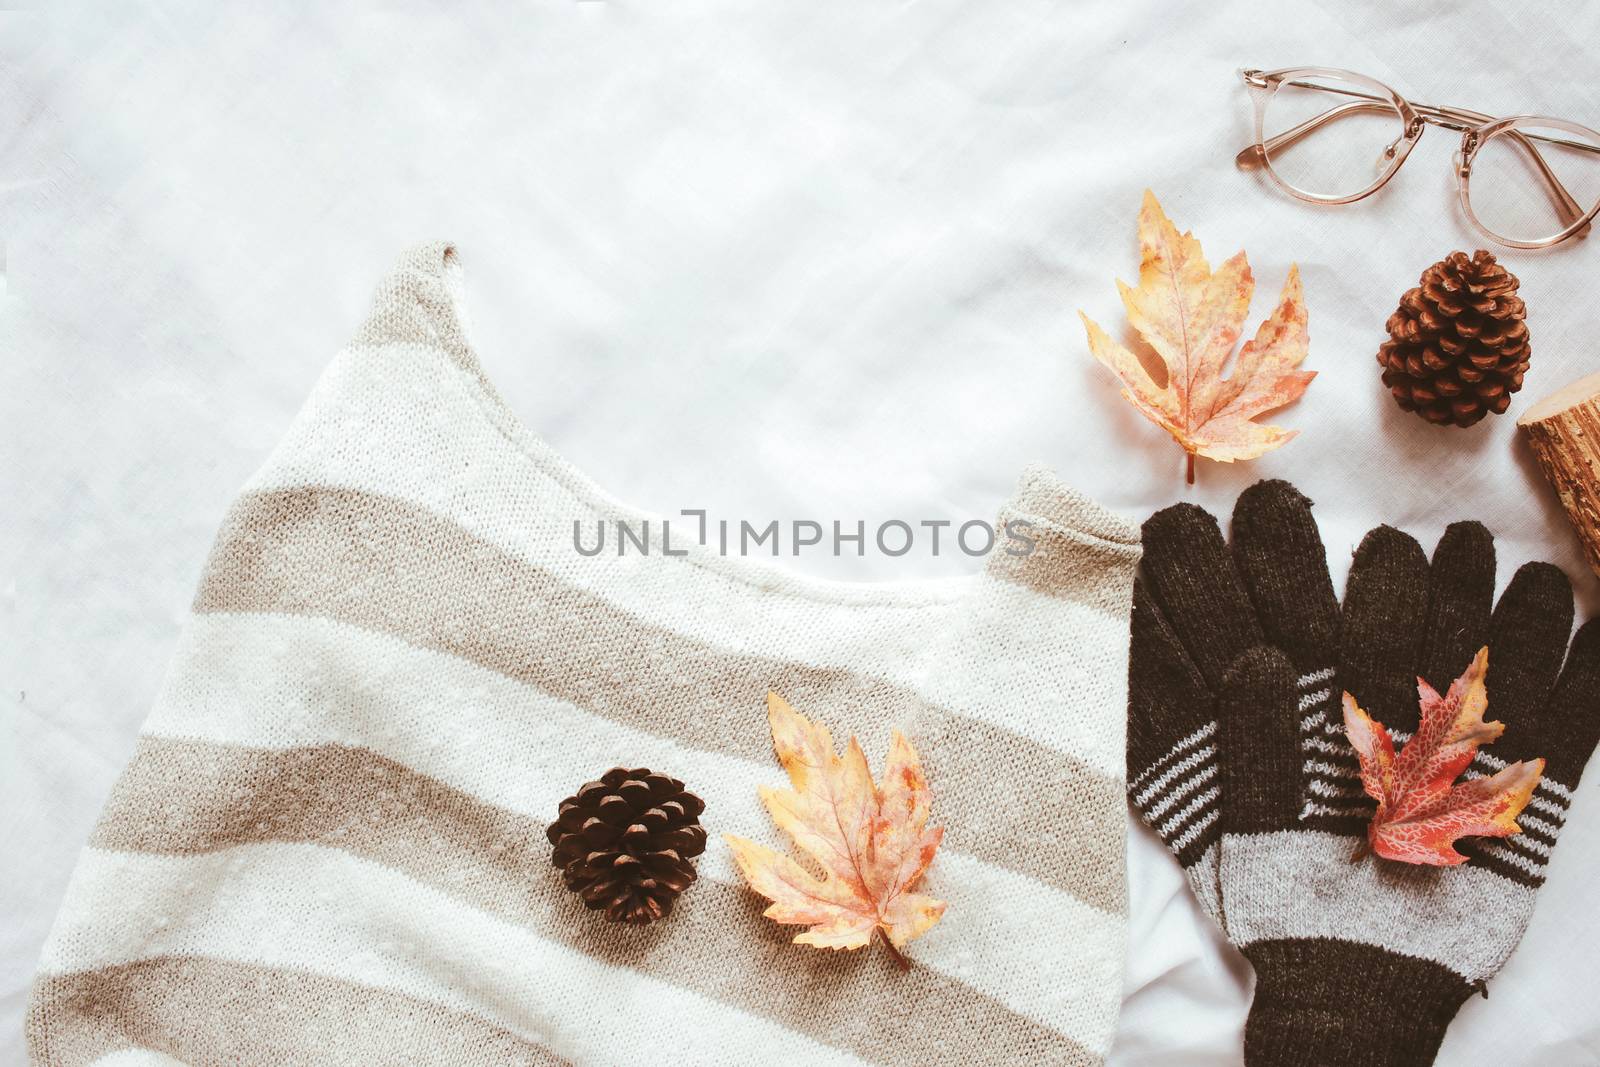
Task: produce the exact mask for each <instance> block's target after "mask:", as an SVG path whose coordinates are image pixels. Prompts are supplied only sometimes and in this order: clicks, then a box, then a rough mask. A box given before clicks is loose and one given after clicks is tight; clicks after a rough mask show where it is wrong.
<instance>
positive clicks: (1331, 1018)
mask: <svg viewBox="0 0 1600 1067" xmlns="http://www.w3.org/2000/svg"><path fill="white" fill-rule="evenodd" d="M1243 951H1244V954H1245V956H1246V957H1247V958H1248V959H1249V960H1250V962H1251V963H1252V964H1254V965H1255V970H1256V995H1255V1001H1254V1002H1253V1003H1252V1004H1251V1006H1250V1017H1249V1019H1248V1020H1247V1021H1246V1023H1245V1037H1244V1059H1245V1063H1246V1064H1247V1065H1248V1067H1313V1065H1314V1067H1426V1065H1427V1064H1430V1063H1432V1062H1433V1058H1434V1055H1435V1054H1436V1053H1437V1052H1438V1051H1439V1043H1440V1042H1441V1041H1442V1040H1444V1032H1445V1028H1446V1027H1447V1026H1449V1025H1450V1020H1451V1019H1453V1018H1455V1014H1456V1011H1457V1010H1459V1009H1460V1007H1461V1005H1462V1003H1463V1002H1464V1001H1465V1000H1466V999H1467V997H1469V996H1471V995H1472V993H1473V992H1475V991H1476V987H1474V986H1473V985H1471V984H1469V983H1468V982H1467V980H1466V979H1465V978H1462V977H1461V976H1460V975H1458V974H1456V973H1455V972H1454V971H1452V970H1450V969H1449V968H1447V967H1445V966H1443V965H1441V964H1438V963H1434V962H1432V961H1431V960H1423V959H1418V958H1417V957H1415V956H1403V955H1401V954H1399V953H1397V952H1390V951H1389V950H1387V949H1383V948H1378V947H1377V946H1375V945H1363V944H1358V943H1355V942H1351V941H1335V940H1332V939H1330V938H1303V939H1301V938H1296V939H1292V940H1280V941H1258V942H1255V943H1253V944H1250V945H1247V946H1245V948H1244V950H1243Z"/></svg>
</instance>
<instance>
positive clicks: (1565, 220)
mask: <svg viewBox="0 0 1600 1067" xmlns="http://www.w3.org/2000/svg"><path fill="white" fill-rule="evenodd" d="M1240 75H1241V76H1242V77H1243V78H1244V83H1245V85H1246V86H1248V87H1249V90H1250V95H1251V98H1252V100H1253V101H1254V102H1255V107H1256V142H1255V144H1253V145H1251V146H1250V147H1248V148H1246V149H1245V150H1244V151H1242V152H1240V153H1239V155H1238V158H1237V159H1236V160H1235V162H1236V163H1237V164H1238V165H1239V167H1240V168H1241V169H1245V170H1254V169H1257V168H1264V169H1265V170H1266V173H1267V174H1268V176H1270V177H1271V178H1272V180H1273V181H1274V182H1276V183H1277V184H1278V185H1280V186H1282V187H1283V189H1284V190H1285V191H1286V192H1288V193H1289V194H1290V195H1292V196H1296V197H1299V198H1300V199H1301V200H1309V201H1311V202H1312V203H1316V204H1350V203H1354V202H1355V201H1357V200H1361V199H1363V198H1364V197H1368V196H1371V195H1372V194H1373V193H1375V192H1377V191H1378V190H1379V189H1381V188H1383V186H1384V185H1385V184H1386V183H1387V182H1388V181H1389V179H1390V178H1392V177H1394V175H1395V172H1396V171H1397V170H1399V169H1400V165H1401V164H1402V163H1404V162H1405V161H1406V156H1408V155H1410V154H1411V150H1412V149H1413V148H1415V147H1416V144H1417V141H1418V140H1420V139H1421V137H1422V133H1423V131H1424V130H1425V129H1427V127H1429V126H1440V127H1443V128H1444V129H1447V130H1455V131H1457V132H1459V133H1460V134H1461V150H1460V151H1459V152H1458V153H1457V155H1456V186H1457V189H1458V190H1459V191H1460V194H1461V207H1462V209H1463V210H1464V211H1465V212H1466V213H1467V218H1468V219H1469V220H1470V221H1471V222H1472V224H1473V225H1474V226H1476V227H1477V228H1478V229H1479V230H1480V231H1481V232H1482V233H1483V234H1485V235H1486V236H1487V237H1489V238H1490V239H1491V240H1494V241H1497V242H1499V243H1500V244H1503V245H1509V246H1510V247H1512V248H1548V247H1550V246H1551V245H1555V244H1559V243H1560V242H1562V241H1565V240H1567V239H1568V238H1570V237H1582V236H1584V235H1586V234H1587V233H1588V232H1589V227H1590V224H1591V223H1592V222H1593V221H1594V218H1595V216H1596V215H1597V214H1600V133H1596V132H1595V131H1594V130H1591V129H1589V128H1587V127H1585V126H1579V125H1578V124H1577V123H1575V122H1568V121H1566V120H1565V119H1554V118H1548V117H1544V116H1538V115H1517V116H1514V117H1512V118H1504V119H1497V118H1494V117H1493V116H1490V115H1484V114H1480V113H1479V112H1476V111H1468V110H1466V109H1465V108H1459V107H1444V106H1441V105H1437V104H1418V103H1413V102H1411V101H1409V100H1406V99H1405V98H1404V97H1402V96H1401V95H1400V94H1399V93H1397V92H1395V91H1394V90H1393V89H1391V88H1389V87H1388V86H1387V85H1384V84H1383V83H1382V82H1380V81H1376V80H1374V79H1372V78H1368V77H1366V76H1365V75H1362V74H1356V73H1353V72H1351V71H1348V70H1336V69H1334V68H1331V67H1287V68H1285V69H1283V70H1267V71H1262V70H1245V71H1241V72H1240ZM1340 97H1342V98H1343V99H1336V98H1340ZM1312 134H1315V135H1316V136H1314V137H1313V136H1312Z"/></svg>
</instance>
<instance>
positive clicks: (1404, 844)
mask: <svg viewBox="0 0 1600 1067" xmlns="http://www.w3.org/2000/svg"><path fill="white" fill-rule="evenodd" d="M1488 673H1489V650H1488V648H1484V649H1482V650H1481V651H1479V653H1478V655H1477V656H1476V657H1475V658H1474V659H1473V661H1472V665H1471V666H1469V667H1468V668H1467V670H1466V673H1465V674H1463V675H1462V676H1461V677H1460V678H1457V679H1456V680H1455V682H1454V683H1453V684H1452V685H1451V686H1450V691H1449V692H1448V693H1446V694H1445V695H1444V696H1440V695H1439V694H1438V692H1437V691H1436V690H1435V689H1434V688H1433V687H1432V686H1430V685H1429V684H1428V683H1427V682H1425V681H1423V680H1422V679H1421V678H1418V679H1417V693H1418V695H1419V697H1420V699H1421V717H1420V724H1419V725H1418V727H1417V732H1416V735H1415V736H1414V737H1412V738H1411V740H1409V741H1407V742H1406V744H1405V747H1404V748H1403V749H1402V750H1401V751H1400V754H1399V756H1396V755H1395V751H1394V738H1393V737H1391V736H1390V734H1389V731H1388V729H1386V728H1385V727H1384V725H1383V723H1381V722H1378V721H1377V720H1376V719H1373V718H1372V717H1370V716H1369V715H1368V714H1367V713H1366V712H1364V711H1362V710H1361V708H1360V706H1359V705H1358V704H1357V703H1356V699H1355V697H1353V696H1351V695H1350V694H1349V693H1346V694H1345V695H1344V728H1345V733H1346V734H1347V735H1349V738H1350V744H1351V745H1352V746H1354V748H1355V750H1356V755H1357V756H1358V757H1359V758H1360V760H1361V784H1362V786H1363V787H1364V788H1365V789H1366V791H1367V795H1368V796H1370V797H1372V799H1374V800H1376V801H1377V802H1378V813H1377V815H1375V816H1374V817H1373V819H1372V822H1371V824H1370V825H1369V826H1368V827H1367V838H1368V840H1369V841H1371V843H1372V851H1374V852H1376V853H1377V854H1378V855H1380V856H1382V857H1384V858H1385V859H1391V860H1399V861H1400V862H1402V863H1420V864H1427V865H1429V866H1434V867H1453V866H1455V865H1456V864H1459V863H1465V862H1466V861H1467V857H1465V856H1463V855H1462V854H1461V853H1459V852H1457V851H1456V850H1455V848H1454V847H1453V846H1454V844H1455V841H1456V839H1457V838H1459V837H1510V836H1511V835H1512V834H1515V833H1521V832H1522V828H1521V827H1520V826H1518V825H1517V816H1518V815H1520V814H1522V809H1523V808H1525V807H1527V806H1528V798H1529V797H1531V796H1533V790H1534V787H1535V786H1537V785H1538V784H1539V777H1540V775H1542V774H1543V773H1544V760H1542V759H1536V760H1531V761H1521V760H1519V761H1518V762H1516V763H1511V764H1507V765H1506V767H1505V768H1504V769H1503V770H1501V771H1499V772H1498V773H1497V774H1495V775H1494V776H1492V777H1489V778H1473V779H1470V780H1468V781H1465V782H1459V783H1457V782H1456V777H1457V776H1458V775H1459V774H1460V773H1461V772H1462V771H1464V770H1466V769H1467V766H1468V764H1470V763H1471V762H1472V757H1473V756H1474V755H1476V754H1477V751H1478V746H1479V745H1483V744H1487V743H1489V742H1491V741H1493V740H1495V739H1496V738H1498V737H1499V736H1500V735H1501V733H1503V732H1504V731H1505V724H1504V723H1499V722H1484V721H1483V713H1484V712H1485V711H1486V710H1488V707H1489V694H1488V690H1487V689H1486V688H1485V686H1484V678H1485V676H1486V675H1487V674H1488Z"/></svg>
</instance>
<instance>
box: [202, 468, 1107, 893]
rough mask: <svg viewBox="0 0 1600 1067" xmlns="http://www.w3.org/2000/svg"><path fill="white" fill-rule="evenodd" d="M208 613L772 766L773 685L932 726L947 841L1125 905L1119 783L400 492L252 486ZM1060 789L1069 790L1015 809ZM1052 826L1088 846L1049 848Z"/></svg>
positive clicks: (841, 725)
mask: <svg viewBox="0 0 1600 1067" xmlns="http://www.w3.org/2000/svg"><path fill="white" fill-rule="evenodd" d="M444 545H449V546H450V551H449V552H441V551H440V550H439V549H440V547H441V546H444ZM195 610H196V611H198V612H202V613H206V612H213V611H235V612H239V611H249V612H288V613H296V614H307V615H316V616H319V617H324V618H332V619H339V620H341V621H343V622H348V623H352V624H354V625H357V626H363V627H367V628H371V629H377V630H382V631H383V632H385V633H389V634H393V635H394V636H397V637H400V638H402V639H403V640H406V641H408V642H411V643H413V644H418V645H422V646H424V647H432V648H438V649H440V650H442V651H446V652H449V653H451V654H453V655H457V656H461V657H462V658H464V659H468V660H471V661H472V662H474V663H477V664H480V665H482V666H485V667H488V668H490V669H492V670H496V671H499V672H501V673H503V674H507V675H510V676H511V677H513V678H516V679H518V680H519V681H524V682H527V683H529V684H531V685H534V686H537V687H538V688H539V689H541V690H543V691H544V692H546V693H549V694H551V695H553V696H557V697H560V698H561V699H563V700H568V701H571V702H572V703H574V704H577V705H579V706H580V707H584V708H586V709H588V710H590V711H592V712H594V713H596V714H599V715H604V716H606V717H609V718H616V719H618V720H620V721H623V722H627V723H629V724H631V725H635V726H637V727H639V728H641V729H644V730H647V731H649V732H651V733H655V734H660V735H662V736H667V737H671V738H673V739H674V740H677V741H679V742H681V743H683V744H686V745H691V746H694V747H698V748H702V749H707V750H710V751H715V752H725V753H728V754H730V755H736V756H742V757H745V758H747V759H753V760H762V761H763V762H765V761H766V759H767V758H768V754H769V753H770V752H771V740H770V738H769V737H768V736H767V734H766V733H765V731H764V729H763V723H764V715H765V713H764V711H763V707H764V697H765V694H766V692H767V691H768V690H769V689H771V690H776V691H778V692H781V693H783V694H784V695H785V697H786V699H788V700H790V701H792V702H794V703H795V704H796V705H797V706H800V707H804V708H806V709H807V710H808V711H809V712H810V713H811V714H813V715H818V716H821V717H823V718H824V719H825V720H826V721H828V722H829V723H830V724H831V725H832V727H833V728H834V729H835V731H836V732H838V733H840V734H848V733H854V734H857V735H858V736H860V737H861V738H862V740H863V743H864V744H867V745H868V747H869V748H871V749H874V750H880V751H881V750H882V747H883V745H884V744H885V743H886V741H887V733H888V729H889V728H890V727H893V726H898V727H899V728H901V729H903V730H906V731H907V733H908V734H910V735H911V736H915V737H916V738H917V742H916V743H917V747H918V751H919V752H920V753H921V755H922V759H923V765H924V768H925V769H926V771H927V773H928V778H929V782H930V784H931V786H932V787H933V789H934V791H935V793H936V795H937V796H938V798H939V805H940V807H939V810H940V813H941V817H942V818H943V819H944V820H945V821H946V823H947V829H946V833H945V837H946V841H947V842H948V844H949V846H950V847H952V848H957V849H961V850H962V851H970V852H972V853H973V854H974V855H977V856H980V857H982V858H984V859H986V860H988V861H990V862H993V863H997V864H1000V865H1001V866H1006V867H1010V868H1012V869H1013V870H1017V871H1020V872H1022V873H1024V874H1028V875H1030V876H1032V877H1035V878H1038V879H1039V880H1040V881H1043V882H1045V883H1046V884H1049V885H1053V886H1056V887H1058V888H1061V889H1064V890H1066V891H1067V892H1070V893H1072V894H1073V895H1075V896H1077V897H1079V899H1081V900H1084V901H1085V902H1087V903H1090V904H1093V905H1094V906H1095V907H1099V908H1102V909H1104V910H1107V911H1112V912H1117V913H1121V912H1122V911H1123V910H1124V909H1125V907H1126V896H1127V893H1126V890H1125V888H1124V885H1123V881H1122V877H1121V874H1122V865H1121V859H1122V849H1123V842H1122V840H1121V839H1114V838H1110V837H1108V836H1107V835H1105V834H1104V833H1102V832H1100V831H1101V829H1103V828H1104V827H1105V826H1106V825H1108V824H1110V823H1115V822H1116V821H1117V820H1118V819H1120V818H1121V817H1122V813H1123V811H1124V810H1125V807H1126V802H1125V801H1124V799H1123V791H1122V787H1121V785H1120V783H1119V782H1118V781H1117V780H1116V779H1114V778H1111V777H1108V776H1106V775H1103V774H1100V773H1097V772H1095V771H1094V770H1092V769H1090V768H1088V767H1086V766H1084V765H1083V764H1082V763H1081V762H1079V761H1078V760H1076V759H1074V758H1073V757H1072V756H1070V755H1068V754H1067V753H1063V752H1058V751H1055V750H1052V749H1050V748H1047V747H1046V746H1044V745H1041V744H1039V743H1037V742H1034V741H1031V740H1029V739H1028V738H1026V737H1022V736H1019V735H1017V734H1014V733H1012V732H1010V731H1007V730H1004V729H1002V728H999V727H996V726H994V725H992V724H989V723H987V722H983V721H980V720H975V719H971V718H968V717H965V716H961V715H956V714H952V713H951V712H949V711H948V710H947V709H944V708H940V707H937V706H933V705H930V704H929V703H928V702H927V701H926V700H924V699H923V698H922V697H920V696H919V695H918V694H917V693H915V692H912V691H910V690H907V689H905V688H904V687H901V686H896V685H893V684H891V683H888V682H885V681H883V680H881V679H877V678H872V677H868V676H860V675H854V674H852V673H851V672H847V671H841V670H837V669H835V670H826V669H821V668H817V667H813V666H810V665H807V664H803V663H791V662H784V661H782V660H778V659H774V658H772V657H768V656H755V655H749V654H744V655H735V654H730V653H728V652H726V651H724V650H722V649H717V648H711V647H708V646H706V645H704V644H703V643H701V642H698V641H694V640H692V639H688V638H685V637H682V636H680V635H678V634H676V633H674V632H673V631H670V630H665V629H662V628H659V627H655V626H651V625H650V624H649V623H648V622H646V621H645V620H643V619H637V618H633V617H631V616H629V615H627V614H626V613H625V612H622V611H619V610H618V609H616V608H614V607H612V606H611V605H609V604H606V603H605V602H603V601H601V600H599V599H598V598H596V597H593V596H590V595H588V594H586V593H584V592H582V591H581V590H578V589H574V588H572V587H571V586H568V585H566V584H565V583H563V582H562V581H560V579H559V578H557V577H555V576H554V575H551V574H549V573H547V572H545V571H543V570H541V569H539V568H536V567H532V566H529V565H527V564H524V563H522V562H520V561H518V560H515V559H512V558H509V557H507V556H506V555H505V554H504V553H502V552H500V551H499V550H498V549H496V548H494V547H493V546H490V545H487V544H484V543H483V542H482V541H480V540H479V539H477V538H475V537H473V536H472V535H470V534H468V533H467V532H466V531H465V530H462V529H460V528H459V527H455V526H452V525H451V524H450V523H448V522H446V521H444V520H442V519H440V518H438V517H437V516H433V515H429V514H427V513H425V512H422V511H419V510H418V509H415V508H412V507H409V506H407V505H404V504H402V503H400V502H398V501H394V500H388V499H385V498H381V497H373V496H369V495H366V494H356V493H348V492H342V491H339V490H335V489H325V488H307V489H302V490H285V491H282V492H276V493H269V494H262V495H256V496H250V497H246V498H245V499H244V500H243V501H241V502H240V504H239V505H238V506H237V507H236V508H235V509H234V512H233V515H232V516H231V517H230V519H229V521H228V523H227V525H226V527H225V528H224V531H223V534H222V536H221V537H220V538H219V539H218V543H217V549H216V551H215V553H214V554H213V556H212V562H211V565H210V567H209V568H208V570H207V574H206V578H205V580H204V582H203V583H202V585H201V588H200V594H199V596H198V597H197V598H196V601H195ZM996 767H1005V768H1007V772H1008V773H1006V774H1005V775H1003V776H996V775H995V774H994V773H993V769H994V768H996ZM1045 794H1053V795H1056V796H1058V797H1060V798H1061V799H1062V800H1063V801H1065V802H1064V803H1059V804H1050V805H1044V806H1040V807H1037V808H1035V809H1034V811H1033V812H1032V815H1031V817H1030V818H1029V819H1026V820H1019V819H1018V818H1016V812H1018V811H1024V810H1028V809H1029V808H1030V807H1032V806H1033V799H1034V798H1036V797H1038V796H1040V795H1045ZM1041 840H1044V841H1059V842H1073V844H1074V847H1071V848H1060V849H1041V848H1038V847H1037V845H1038V843H1039V842H1040V841H1041Z"/></svg>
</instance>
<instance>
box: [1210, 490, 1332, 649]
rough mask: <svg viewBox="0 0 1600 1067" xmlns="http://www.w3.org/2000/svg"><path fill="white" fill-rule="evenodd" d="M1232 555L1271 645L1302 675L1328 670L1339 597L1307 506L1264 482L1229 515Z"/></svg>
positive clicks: (1298, 497)
mask: <svg viewBox="0 0 1600 1067" xmlns="http://www.w3.org/2000/svg"><path fill="white" fill-rule="evenodd" d="M1233 557H1234V560H1235V561H1236V563H1237V565H1238V568H1239V573H1240V575H1241V576H1243V578H1244V584H1245V588H1246V590H1247V591H1248V592H1249V595H1250V600H1251V603H1253V604H1254V605H1255V609H1256V615H1257V616H1258V618H1259V619H1260V624H1261V629H1262V632H1263V633H1264V635H1265V637H1266V640H1267V642H1268V643H1269V644H1272V645H1275V646H1277V647H1278V648H1280V649H1282V650H1283V651H1284V652H1286V653H1288V655H1289V658H1290V660H1292V661H1293V662H1294V665H1295V668H1296V669H1297V671H1298V672H1299V673H1300V674H1301V675H1305V674H1309V673H1312V672H1314V671H1320V670H1322V669H1323V668H1326V667H1330V666H1332V665H1333V661H1334V658H1335V656H1336V654H1337V649H1338V644H1339V599H1338V597H1337V595H1336V594H1335V593H1334V591H1333V579H1332V578H1331V577H1330V576H1329V574H1328V554H1327V550H1326V549H1325V548H1324V547H1323V545H1322V535H1321V533H1319V532H1318V530H1317V523H1316V520H1315V519H1313V518H1312V517H1311V501H1310V500H1309V499H1307V498H1306V497H1305V496H1304V495H1303V494H1302V493H1301V492H1300V491H1299V490H1298V489H1296V488H1295V487H1294V486H1292V485H1290V484H1289V483H1288V482H1284V481H1276V480H1274V481H1264V482H1257V483H1256V484H1255V485H1253V486H1251V487H1250V488H1249V489H1246V490H1245V491H1244V492H1243V493H1241V494H1240V495H1239V502H1238V504H1237V505H1235V506H1234V509H1233Z"/></svg>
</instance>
